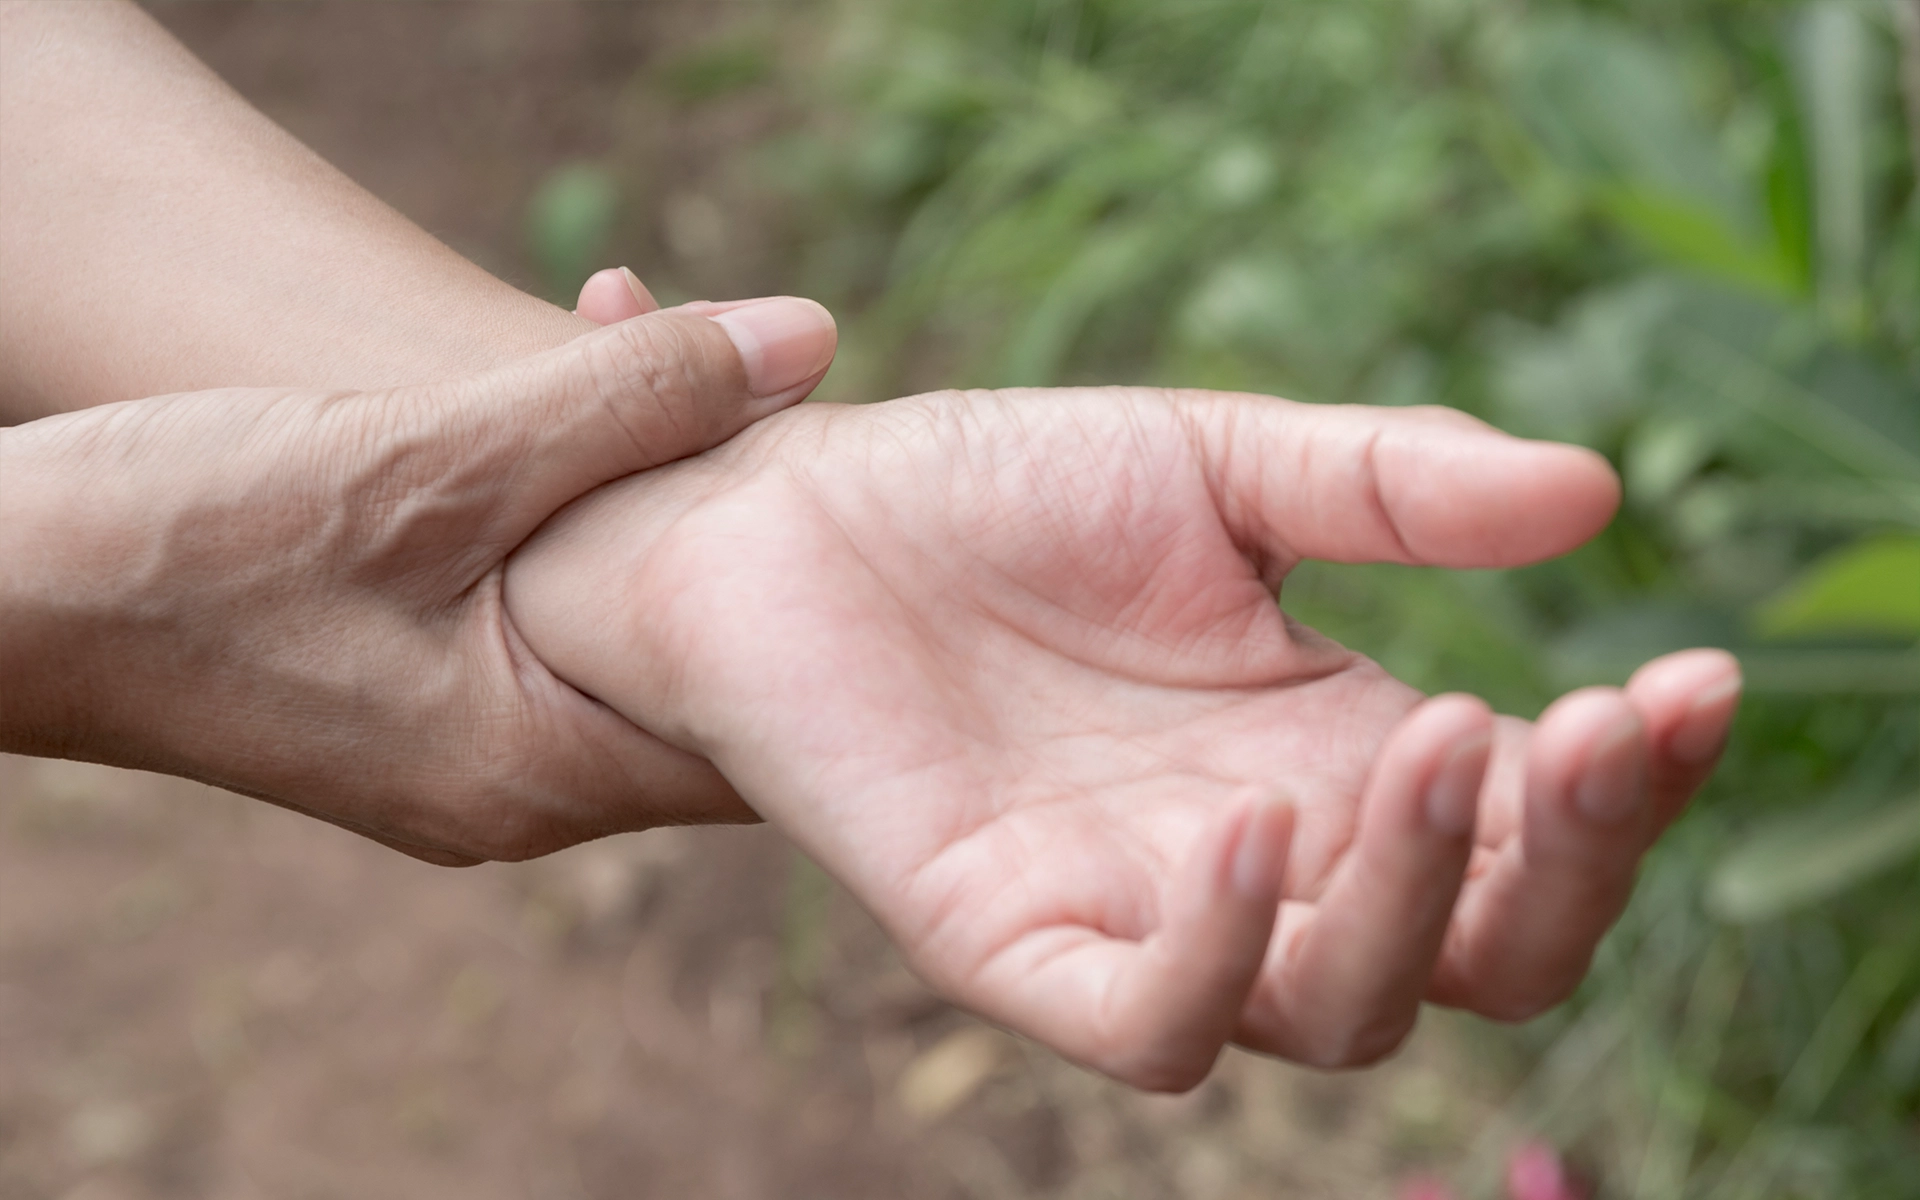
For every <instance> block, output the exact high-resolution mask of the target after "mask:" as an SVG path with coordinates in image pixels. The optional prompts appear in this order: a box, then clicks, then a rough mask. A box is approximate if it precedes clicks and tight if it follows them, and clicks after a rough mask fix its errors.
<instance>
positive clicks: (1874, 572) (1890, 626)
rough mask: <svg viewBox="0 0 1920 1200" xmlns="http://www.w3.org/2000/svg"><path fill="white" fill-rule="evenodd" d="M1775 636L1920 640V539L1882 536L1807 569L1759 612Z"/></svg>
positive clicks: (1759, 620)
mask: <svg viewBox="0 0 1920 1200" xmlns="http://www.w3.org/2000/svg"><path fill="white" fill-rule="evenodd" d="M1754 624H1755V626H1756V627H1757V628H1758V629H1759V630H1760V632H1761V633H1763V634H1765V635H1767V636H1769V637H1794V636H1808V635H1823V634H1881V635H1888V636H1893V637H1903V638H1904V637H1914V638H1920V538H1916V537H1911V536H1894V537H1883V538H1876V539H1874V540H1872V541H1868V542H1863V543H1860V544H1858V545H1854V546H1850V547H1848V548H1847V549H1845V550H1841V551H1839V552H1837V553H1835V554H1830V555H1828V556H1827V557H1826V558H1823V559H1821V560H1820V561H1819V562H1817V563H1815V564H1813V566H1811V567H1809V568H1807V570H1806V571H1804V572H1803V573H1802V574H1801V575H1800V577H1799V578H1797V579H1795V580H1794V581H1793V582H1792V583H1790V584H1788V585H1787V586H1786V587H1785V588H1784V589H1782V590H1781V591H1780V592H1779V593H1778V594H1777V595H1775V596H1774V597H1773V598H1772V599H1770V600H1768V601H1767V602H1766V603H1765V604H1763V605H1761V606H1760V609H1759V610H1758V611H1757V612H1756V613H1755V614H1754Z"/></svg>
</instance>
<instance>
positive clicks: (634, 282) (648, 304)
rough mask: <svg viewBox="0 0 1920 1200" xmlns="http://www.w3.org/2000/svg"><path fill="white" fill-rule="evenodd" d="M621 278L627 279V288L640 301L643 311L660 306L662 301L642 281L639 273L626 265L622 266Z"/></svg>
mask: <svg viewBox="0 0 1920 1200" xmlns="http://www.w3.org/2000/svg"><path fill="white" fill-rule="evenodd" d="M620 278H622V279H624V280H626V281H627V290H628V291H630V292H632V293H633V298H634V299H635V300H638V301H639V302H640V308H641V311H643V312H652V311H653V310H654V309H656V308H659V307H660V302H659V301H658V300H655V299H654V298H653V293H652V292H650V291H648V290H647V285H646V284H644V283H641V282H640V277H639V276H638V275H635V274H634V273H633V272H632V271H629V270H628V269H627V268H625V267H621V268H620Z"/></svg>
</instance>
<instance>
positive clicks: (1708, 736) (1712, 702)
mask: <svg viewBox="0 0 1920 1200" xmlns="http://www.w3.org/2000/svg"><path fill="white" fill-rule="evenodd" d="M1739 695H1740V677H1739V676H1738V675H1733V676H1730V677H1728V678H1726V679H1723V680H1721V681H1720V682H1719V683H1716V684H1714V685H1713V686H1712V687H1710V688H1708V689H1706V690H1705V691H1703V692H1701V693H1700V694H1699V695H1698V696H1695V697H1694V698H1693V704H1692V705H1691V706H1689V707H1688V709H1687V715H1686V716H1684V717H1682V718H1681V719H1680V724H1679V726H1678V727H1677V728H1675V729H1674V731H1673V735H1672V736H1671V737H1669V738H1668V739H1667V753H1668V754H1671V755H1673V757H1674V758H1676V759H1679V760H1680V761H1681V762H1683V763H1686V764H1687V765H1688V766H1696V767H1697V766H1699V765H1700V764H1701V763H1704V762H1707V761H1709V760H1710V759H1712V758H1713V756H1714V755H1716V754H1718V753H1720V749H1721V747H1722V746H1724V745H1725V744H1726V741H1727V729H1728V728H1729V726H1730V725H1731V724H1732V718H1733V708H1732V706H1731V705H1730V704H1729V703H1728V702H1729V701H1731V700H1734V699H1736V698H1737V697H1738V696H1739Z"/></svg>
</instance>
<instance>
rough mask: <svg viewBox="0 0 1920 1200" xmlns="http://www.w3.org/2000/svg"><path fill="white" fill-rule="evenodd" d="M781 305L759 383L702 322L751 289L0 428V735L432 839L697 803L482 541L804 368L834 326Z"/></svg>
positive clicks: (786, 396) (701, 789)
mask: <svg viewBox="0 0 1920 1200" xmlns="http://www.w3.org/2000/svg"><path fill="white" fill-rule="evenodd" d="M629 303H633V301H632V300H629ZM772 303H773V304H775V305H779V304H784V303H786V302H783V301H774V302H772ZM795 303H800V304H801V309H802V315H803V316H807V315H810V314H817V321H816V323H815V325H814V328H813V331H812V332H811V333H807V332H806V331H805V329H804V328H802V334H803V336H801V337H799V338H798V342H797V343H796V344H785V343H783V346H784V350H783V351H782V352H783V353H787V354H788V357H789V359H792V360H793V361H785V362H776V363H775V366H776V367H785V368H787V369H789V371H790V373H791V371H792V370H793V369H796V368H795V362H797V364H798V367H797V370H798V371H800V372H802V373H803V374H802V375H801V377H800V378H799V381H798V382H797V383H794V384H792V385H790V386H788V385H784V384H783V385H782V387H781V388H780V390H778V391H771V392H769V393H768V394H765V395H761V394H758V393H756V391H755V389H754V387H753V386H752V382H751V380H750V378H749V376H750V375H751V374H752V371H751V369H750V368H749V366H748V365H747V364H745V363H743V361H742V358H741V356H740V355H739V353H738V352H737V350H736V348H735V345H734V344H733V342H732V341H731V340H730V338H729V335H728V334H727V333H726V332H724V331H723V327H722V326H721V324H719V323H718V322H717V321H715V320H711V319H706V317H707V315H709V314H721V315H728V314H732V315H734V316H735V319H736V320H737V319H738V318H739V315H740V314H742V313H744V312H746V311H747V310H753V311H759V312H763V313H764V312H765V311H766V309H767V304H766V303H764V302H763V303H762V304H761V305H758V306H756V305H745V304H737V305H732V306H702V307H700V308H699V309H683V310H681V311H678V312H672V313H654V314H651V315H648V316H644V317H639V318H637V319H634V320H631V321H627V322H625V323H623V324H621V325H618V326H616V327H613V328H608V329H603V330H597V331H593V332H590V333H588V334H586V335H585V336H583V337H581V338H579V339H578V340H576V341H574V342H572V343H570V344H568V345H566V346H563V347H561V348H559V349H556V350H554V351H552V352H550V353H548V354H546V355H542V356H536V357H533V358H529V359H526V360H523V361H520V362H518V363H514V364H512V365H510V366H507V367H503V368H500V369H497V370H494V371H491V372H488V373H485V374H480V375H474V376H469V377H466V378H462V379H454V380H449V381H444V382H439V383H432V384H424V385H419V386H413V387H401V388H390V389H382V390H369V391H358V392H354V391H342V392H323V391H311V390H302V389H277V388H255V389H224V390H215V391H203V392H192V393H183V394H179V395H173V396H158V397H153V398H150V399H142V400H134V401H128V402H124V403H119V404H109V405H103V406H100V407H96V408H89V409H85V410H83V411H79V412H73V413H67V414H62V415H58V416H51V417H46V418H43V419H41V420H38V421H33V422H31V423H29V424H26V425H22V426H19V427H18V428H14V429H6V430H0V479H3V480H4V481H5V482H4V486H0V749H6V750H12V751H19V752H24V753H29V754H41V755H56V756H61V757H69V758H83V759H92V760H96V761H101V762H108V763H113V764H115V765H120V766H130V767H138V768H143V769H148V770H160V771H167V772H170V773H173V774H178V775H185V776H190V777H193V778H198V779H202V780H206V781H208V782H212V783H217V784H219V785H221V786H224V787H228V788H231V789H233V790H235V791H239V792H244V793H246V794H248V795H252V796H257V797H260V798H262V799H266V800H269V801H272V802H274V803H276V804H281V805H284V806H286V807H289V808H293V809H297V810H299V811H302V812H306V813H310V814H312V815H314V816H317V817H320V818H322V819H324V820H328V821H331V822H333V823H335V824H338V825H342V826H345V827H347V828H350V829H354V830H356V831H358V832H360V833H363V834H366V835H367V836H369V837H372V838H375V839H376V840H379V841H381V842H384V843H385V844H387V845H389V846H393V847H394V848H396V849H399V850H402V851H404V852H406V853H408V854H412V855H415V856H417V857H420V858H424V859H427V860H429V861H433V862H439V863H447V864H465V863H472V862H475V861H479V860H482V859H489V858H525V857H528V856H531V855H535V854H543V853H546V852H548V851H551V850H556V849H559V848H560V847H562V846H566V845H571V844H572V843H574V842H579V841H584V840H587V839H590V838H595V837H603V836H605V835H606V834H609V833H613V832H618V831H620V830H623V829H636V828H646V827H648V826H651V825H658V824H662V823H667V822H672V821H683V820H700V819H713V816H714V808H713V805H712V804H711V803H709V802H708V797H709V796H710V795H711V794H714V793H718V794H720V795H722V796H728V795H730V794H731V793H730V792H729V790H728V789H727V787H726V784H725V782H724V781H723V780H721V779H720V778H719V776H718V775H717V774H716V773H715V772H714V770H713V768H712V767H711V766H710V765H709V764H707V763H706V762H705V761H703V760H701V759H699V758H695V757H693V756H690V755H688V754H686V753H684V752H683V751H679V750H676V749H673V748H672V747H668V746H665V745H663V744H661V743H660V742H659V741H658V740H657V739H655V738H653V737H651V736H649V735H647V734H646V733H644V732H643V731H641V730H638V729H636V728H634V727H633V725H632V724H630V723H629V722H626V721H623V720H621V719H620V718H619V717H617V716H615V715H614V714H612V713H609V712H608V711H607V710H606V709H605V708H604V707H601V706H599V705H595V704H593V703H591V702H589V701H587V700H586V699H585V698H583V697H582V696H581V695H580V694H579V692H577V691H576V690H574V689H572V688H570V687H567V686H566V685H564V684H563V683H561V682H560V681H558V680H556V679H554V678H553V676H552V675H551V674H550V673H548V672H547V671H546V670H545V668H543V667H542V666H541V665H540V663H539V662H538V661H537V660H536V659H535V658H534V657H533V656H532V655H531V654H529V653H528V652H527V649H526V646H525V645H524V643H522V642H521V641H520V640H519V639H518V638H517V637H516V636H515V635H514V633H513V630H512V628H511V626H510V625H509V624H508V623H507V622H506V621H505V619H504V608H503V605H502V602H501V588H502V581H503V578H504V574H505V562H506V559H507V556H508V555H509V554H510V553H511V552H512V551H513V550H514V549H515V548H516V547H518V546H519V545H520V544H521V543H522V542H523V541H524V540H525V539H526V538H527V536H528V535H529V534H531V533H532V532H533V531H534V530H535V529H537V528H538V527H539V526H540V525H541V524H542V523H543V522H545V521H546V520H547V518H549V517H550V516H552V515H553V514H554V513H555V512H556V511H557V510H559V509H560V508H561V507H562V506H563V505H565V504H566V503H568V502H569V501H571V500H573V499H575V498H576V497H579V496H581V495H584V494H585V493H587V492H590V491H592V490H593V488H594V487H596V486H598V485H599V484H602V483H604V482H606V481H608V480H611V479H618V478H621V477H623V476H626V475H629V474H631V473H632V472H634V471H638V470H644V469H645V468H648V467H651V466H655V465H657V464H659V463H662V462H666V461H670V460H672V459H675V458H678V457H681V456H683V455H687V454H692V453H696V452H698V451H701V450H704V449H706V448H708V447H710V446H713V445H715V444H717V443H720V442H722V441H724V440H726V438H728V437H729V436H731V435H732V434H733V433H734V432H736V431H737V430H739V429H740V428H742V427H744V426H746V425H748V424H750V423H751V422H753V421H754V420H757V419H758V418H760V417H763V416H765V415H766V414H767V413H769V412H772V411H774V410H776V409H778V408H781V407H784V406H786V405H788V404H791V403H794V402H796V401H798V400H799V399H800V397H801V396H803V395H805V393H806V392H807V391H808V390H809V389H811V387H812V386H813V384H814V383H816V382H817V381H818V379H819V377H820V375H821V374H823V373H824V371H825V363H826V358H827V357H829V356H830V354H831V350H832V345H833V334H832V325H831V322H830V320H828V319H827V317H826V314H825V312H824V310H820V309H818V307H817V306H814V305H811V304H806V303H802V302H795ZM789 324H790V323H789ZM792 340H793V339H789V341H790V342H791V341H792ZM761 350H762V353H761V354H760V355H759V356H758V357H757V358H756V360H755V363H756V365H759V366H762V367H764V366H765V364H766V362H767V361H771V360H769V359H768V358H767V355H766V354H765V352H764V351H765V347H761ZM789 352H790V353H789ZM795 356H797V357H795ZM814 362H817V363H818V367H817V369H811V370H809V369H808V366H809V364H810V363H814ZM775 373H776V374H777V373H778V372H777V371H776V372H775Z"/></svg>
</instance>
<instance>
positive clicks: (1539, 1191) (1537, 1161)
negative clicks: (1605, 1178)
mask: <svg viewBox="0 0 1920 1200" xmlns="http://www.w3.org/2000/svg"><path fill="white" fill-rule="evenodd" d="M1507 1195H1508V1197H1509V1198H1510V1200H1586V1189H1585V1188H1584V1187H1580V1186H1578V1185H1577V1184H1576V1182H1575V1180H1574V1179H1573V1177H1572V1176H1571V1175H1570V1174H1569V1173H1568V1171H1567V1167H1566V1164H1565V1163H1563V1162H1562V1161H1561V1160H1560V1155H1559V1153H1558V1152H1556V1151H1555V1150H1554V1148H1553V1147H1552V1146H1549V1145H1547V1144H1546V1143H1544V1142H1527V1143H1524V1144H1522V1145H1521V1146H1519V1147H1517V1148H1516V1149H1515V1150H1514V1152H1513V1153H1512V1154H1511V1155H1509V1156H1508V1157H1507Z"/></svg>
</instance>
